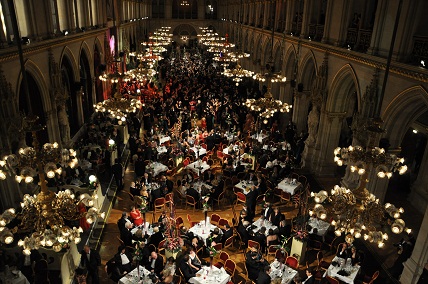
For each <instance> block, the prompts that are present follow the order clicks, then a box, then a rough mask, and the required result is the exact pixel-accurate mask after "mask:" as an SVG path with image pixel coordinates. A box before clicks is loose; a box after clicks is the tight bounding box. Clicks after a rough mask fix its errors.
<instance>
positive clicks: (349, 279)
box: [324, 256, 360, 284]
mask: <svg viewBox="0 0 428 284" xmlns="http://www.w3.org/2000/svg"><path fill="white" fill-rule="evenodd" d="M341 261H342V262H343V259H341V258H339V257H337V256H335V257H334V258H333V260H332V263H333V262H339V263H340V262H341ZM342 269H343V270H345V271H346V272H348V273H349V276H342V275H339V274H337V273H338V272H339V271H340V270H342ZM359 270H360V266H359V265H356V266H352V265H351V259H350V258H348V260H347V261H346V264H345V265H344V266H333V265H332V264H331V265H330V266H329V267H328V269H327V271H326V273H325V274H324V276H325V275H326V274H327V275H328V276H331V277H334V278H337V279H339V280H340V281H343V282H345V283H348V284H353V283H354V280H355V277H357V274H358V271H359Z"/></svg>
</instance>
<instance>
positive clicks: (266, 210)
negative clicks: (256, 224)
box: [260, 202, 273, 220]
mask: <svg viewBox="0 0 428 284" xmlns="http://www.w3.org/2000/svg"><path fill="white" fill-rule="evenodd" d="M272 213H273V209H272V206H271V204H270V203H269V202H265V204H264V206H263V209H262V212H261V214H260V215H261V216H262V217H263V218H265V220H269V218H270V215H272Z"/></svg>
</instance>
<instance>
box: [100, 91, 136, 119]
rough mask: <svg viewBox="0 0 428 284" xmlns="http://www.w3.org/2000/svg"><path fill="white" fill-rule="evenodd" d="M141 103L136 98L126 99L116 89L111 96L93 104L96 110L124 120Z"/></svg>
mask: <svg viewBox="0 0 428 284" xmlns="http://www.w3.org/2000/svg"><path fill="white" fill-rule="evenodd" d="M142 106H143V104H142V103H141V102H140V101H139V100H137V99H127V98H124V97H123V96H122V94H120V93H119V91H117V92H116V93H115V95H114V96H113V97H112V98H109V99H106V100H104V101H102V102H99V103H97V104H96V105H94V108H95V111H96V112H104V113H107V114H108V115H109V116H110V117H112V118H115V119H117V120H118V121H119V124H122V122H124V121H126V117H127V115H128V113H132V112H136V111H137V109H140V108H141V107H142Z"/></svg>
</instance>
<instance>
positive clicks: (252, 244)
mask: <svg viewBox="0 0 428 284" xmlns="http://www.w3.org/2000/svg"><path fill="white" fill-rule="evenodd" d="M248 248H256V249H257V250H259V249H260V244H259V242H256V241H253V240H248Z"/></svg>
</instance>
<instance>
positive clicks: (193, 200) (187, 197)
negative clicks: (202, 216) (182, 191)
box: [186, 195, 196, 212]
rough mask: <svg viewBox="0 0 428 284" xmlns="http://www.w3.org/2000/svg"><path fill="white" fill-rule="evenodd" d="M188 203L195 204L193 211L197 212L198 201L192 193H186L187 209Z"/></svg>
mask: <svg viewBox="0 0 428 284" xmlns="http://www.w3.org/2000/svg"><path fill="white" fill-rule="evenodd" d="M187 205H190V206H193V212H195V209H196V201H195V199H194V198H193V196H190V195H186V210H187Z"/></svg>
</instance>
